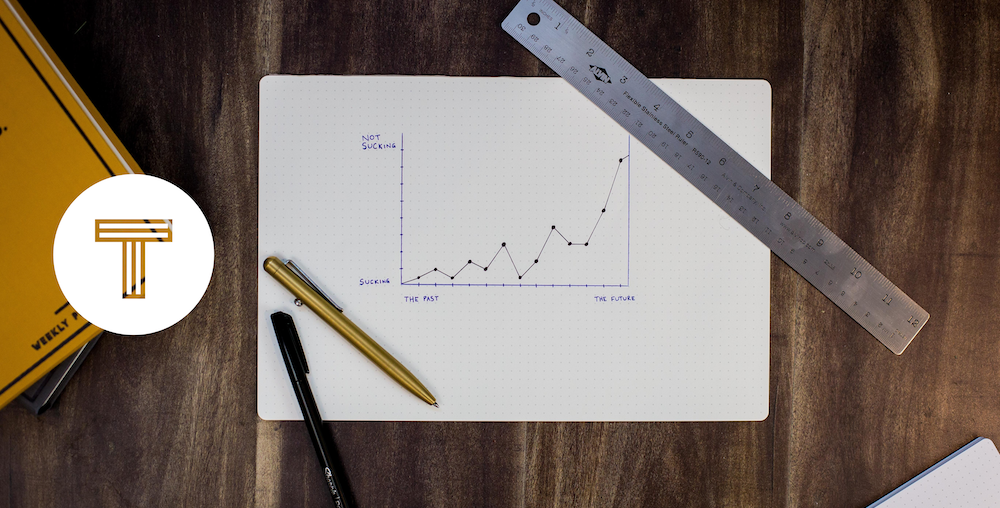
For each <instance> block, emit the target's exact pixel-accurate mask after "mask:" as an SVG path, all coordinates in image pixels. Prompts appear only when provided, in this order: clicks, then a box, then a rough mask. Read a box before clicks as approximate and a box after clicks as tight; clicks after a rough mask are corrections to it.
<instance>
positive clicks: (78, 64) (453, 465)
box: [0, 0, 1000, 507]
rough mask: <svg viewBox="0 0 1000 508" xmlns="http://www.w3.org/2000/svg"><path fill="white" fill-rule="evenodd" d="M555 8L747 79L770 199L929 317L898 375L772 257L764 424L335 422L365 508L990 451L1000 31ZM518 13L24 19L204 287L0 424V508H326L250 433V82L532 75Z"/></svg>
mask: <svg viewBox="0 0 1000 508" xmlns="http://www.w3.org/2000/svg"><path fill="white" fill-rule="evenodd" d="M562 3H563V4H564V6H565V7H566V9H567V10H568V11H570V13H572V14H573V15H574V16H576V17H577V18H578V19H580V20H581V21H582V22H583V23H584V24H585V25H587V26H588V27H589V28H590V29H591V30H593V31H594V32H595V33H596V34H597V35H598V36H600V37H602V38H603V39H604V40H605V41H607V42H608V43H609V44H610V45H611V46H612V47H614V48H616V49H617V50H618V51H619V52H620V53H621V54H622V55H623V56H625V57H626V58H627V59H628V60H630V61H631V62H632V63H633V64H634V65H635V66H636V67H638V68H639V69H640V70H642V71H643V72H645V73H646V74H647V75H649V76H663V77H699V78H763V79H767V80H768V81H769V82H770V83H771V86H772V88H773V100H774V110H773V152H772V168H773V177H774V180H775V181H776V182H777V184H778V185H779V186H780V187H781V188H783V189H784V190H785V191H787V192H788V193H789V194H791V195H792V196H793V197H795V198H796V199H797V200H798V201H799V202H800V203H802V204H803V205H804V206H805V207H806V208H807V209H808V210H810V211H811V212H812V213H813V214H815V215H816V217H818V218H819V219H820V220H822V221H823V222H824V223H825V224H826V225H827V226H829V227H830V228H831V229H832V230H833V231H834V232H836V233H837V234H838V235H840V236H841V238H843V239H844V240H846V241H847V243H849V244H850V245H852V246H853V247H854V248H855V249H856V250H857V251H858V252H859V253H861V254H862V255H863V256H864V257H865V258H867V259H868V260H869V261H871V262H872V263H873V264H874V265H875V266H876V267H878V268H879V269H880V270H881V271H882V272H883V273H884V274H885V275H886V276H887V277H888V278H889V279H891V280H892V281H894V282H895V283H896V284H897V285H899V286H900V287H901V288H902V289H903V290H904V291H906V292H907V293H908V294H909V295H910V296H911V297H913V298H914V299H915V300H916V301H917V302H919V303H920V304H921V305H922V306H923V307H924V308H926V309H927V310H928V311H929V312H930V314H931V319H930V321H929V322H928V324H927V326H926V327H925V328H924V329H923V331H922V332H921V333H920V335H919V336H918V337H917V339H916V340H915V341H914V343H913V344H912V345H911V346H910V348H909V349H908V350H907V351H906V353H905V354H904V355H902V356H900V357H897V356H895V355H893V354H892V353H890V352H889V351H888V350H887V349H885V348H884V347H882V346H881V345H880V344H879V343H878V342H877V341H876V340H875V339H874V338H872V337H871V336H870V335H869V334H868V333H867V332H865V331H864V330H863V329H862V328H861V327H860V326H858V325H857V324H856V323H854V322H853V321H852V320H851V319H850V318H849V317H848V316H847V315H846V314H844V313H843V312H841V311H840V310H839V309H838V308H836V307H835V306H834V305H833V304H832V303H831V302H829V301H828V300H827V299H826V298H825V297H823V296H822V295H821V294H820V293H819V292H818V291H816V290H815V289H814V288H812V287H811V286H810V285H809V284H808V283H807V282H806V281H805V280H804V279H802V278H801V277H799V276H798V275H797V274H796V273H795V272H793V271H792V270H791V269H789V268H788V267H787V266H786V265H785V264H784V263H783V262H781V261H780V260H778V259H777V258H776V257H773V256H772V260H773V261H772V275H771V298H772V300H771V393H770V400H771V410H770V417H769V418H768V419H767V420H765V421H763V422H750V423H742V422H739V423H566V424H562V423H370V422H360V423H358V422H347V423H329V424H328V425H329V427H330V429H331V431H332V433H333V435H334V436H335V439H336V441H337V443H338V445H339V446H340V449H341V451H342V454H343V455H344V457H345V458H346V459H345V460H346V462H347V463H348V464H347V466H348V471H349V478H350V483H351V485H352V488H353V490H354V493H355V496H356V498H357V501H358V505H359V506H362V507H375V506H384V507H398V506H441V507H456V506H457V507H481V506H483V507H485V506H490V507H520V506H529V507H536V506H538V507H587V506H602V507H603V506H618V507H638V506H698V505H703V506H739V507H749V506H793V507H798V506H864V505H866V504H868V503H871V502H872V501H874V500H876V499H877V498H879V497H880V496H882V495H883V494H885V493H887V492H889V491H890V490H892V489H893V488H895V487H896V486H898V485H899V484H901V483H903V482H905V481H906V480H907V479H909V478H910V477H912V476H914V475H916V474H917V473H919V472H920V471H922V470H923V469H925V468H927V467H928V466H930V465H931V464H933V463H934V462H936V461H937V460H939V459H941V458H943V457H944V456H946V455H947V454H949V453H950V452H952V451H954V450H955V449H957V448H959V447H960V446H962V445H963V444H965V443H967V442H969V441H970V440H971V439H973V438H975V437H976V436H980V435H982V436H986V437H991V438H993V439H1000V393H998V388H1000V375H998V374H1000V341H998V338H1000V336H998V332H997V325H998V318H997V314H998V309H1000V291H998V289H997V288H998V287H1000V256H998V254H997V253H998V251H1000V164H998V159H1000V4H998V3H996V2H994V1H992V0H978V1H968V2H951V1H937V2H932V1H909V2H898V4H899V5H897V3H891V2H879V1H867V2H862V1H858V0H845V1H815V2H802V1H794V0H788V1H783V0H774V1H759V2H748V1H743V0H721V1H712V2H701V1H696V0H672V1H670V2H661V1H627V2H610V1H601V0H594V1H592V2H587V3H585V4H584V3H582V2H577V1H572V2H571V1H568V0H566V1H563V2H562ZM514 4H515V0H509V1H501V2H497V1H481V0H477V1H473V2H466V1H458V0H443V1H438V2H422V1H411V2H400V1H383V2H376V1H344V2H322V1H302V2H293V1H285V0H269V1H268V0H261V1H259V2H256V3H254V2H246V3H238V2H234V1H231V0H219V1H209V2H204V1H192V0H179V1H169V2H150V1H139V2H129V1H121V0H91V1H87V2H80V3H77V2H69V1H55V2H35V1H27V0H25V5H24V8H25V10H26V11H27V12H28V14H29V15H30V16H31V17H32V19H33V20H34V22H35V23H36V25H37V26H38V27H39V29H40V30H41V32H42V33H43V34H44V36H45V37H46V38H47V39H48V41H49V43H50V44H51V45H52V47H53V48H54V50H55V52H56V53H57V54H58V55H59V57H60V58H61V59H62V61H63V62H64V63H65V64H66V66H67V67H68V68H69V70H70V71H71V72H72V73H73V75H74V76H75V77H76V79H77V81H79V83H80V85H81V86H82V87H83V89H84V90H85V91H86V92H87V94H88V95H89V96H90V98H91V99H92V100H93V102H94V104H95V105H96V106H97V108H98V109H99V110H100V111H101V112H102V114H103V115H104V117H105V119H107V121H108V123H109V124H110V125H111V127H112V129H113V130H114V131H115V132H117V133H118V135H119V136H120V138H121V139H122V141H123V142H124V144H125V145H126V147H128V149H129V150H130V151H131V153H132V155H133V156H134V157H135V159H136V160H137V161H138V162H139V164H140V166H141V167H142V168H144V169H145V170H146V171H147V172H148V173H150V174H153V175H157V176H160V177H163V178H166V179H167V180H169V181H171V182H173V183H175V184H176V185H178V186H180V187H181V188H182V189H184V190H185V191H187V192H188V193H189V194H190V195H191V196H192V197H193V198H194V200H195V201H196V202H197V203H198V204H199V205H200V206H201V208H202V210H204V212H205V214H206V215H207V217H208V220H209V223H210V224H211V226H212V229H213V232H214V234H215V239H216V262H215V274H214V278H213V280H212V283H211V285H210V286H209V288H208V293H207V294H206V295H205V298H204V299H203V300H202V302H201V304H200V305H199V306H198V307H197V308H196V309H195V310H194V311H193V312H192V313H191V315H190V316H188V317H187V318H186V319H185V320H183V321H182V322H181V323H179V324H177V325H175V326H174V327H172V328H170V329H168V330H167V331H165V332H162V333H158V334H155V335H153V336H149V337H141V338H123V337H118V336H114V335H110V336H106V337H105V338H104V339H102V341H101V342H100V343H99V345H98V346H97V348H96V349H95V350H94V351H93V353H92V355H91V357H90V359H88V360H87V362H86V364H85V365H84V366H83V368H82V369H81V370H80V372H79V373H78V374H77V376H76V378H75V379H74V380H73V382H72V383H71V384H70V386H69V388H68V389H67V390H66V392H65V393H64V394H63V395H62V399H61V401H60V403H59V404H58V405H57V406H56V407H55V408H54V409H52V410H51V411H50V412H48V413H47V414H45V415H43V416H42V417H34V416H32V415H30V414H28V413H27V412H26V411H24V410H23V409H21V408H20V407H18V406H16V405H12V406H9V407H7V408H5V409H3V410H2V411H0V507H24V506H39V507H41V506H67V505H76V506H102V507H107V506H183V505H187V506H248V505H259V506H304V505H309V506H329V499H327V497H328V494H327V493H326V492H325V491H324V485H323V482H322V480H321V478H320V477H319V476H318V473H317V471H316V466H315V463H314V462H313V460H314V459H313V458H312V457H313V450H312V448H311V446H310V444H309V441H308V437H307V434H306V432H305V429H304V427H303V424H302V423H300V422H287V423H280V422H267V421H262V420H260V419H259V418H258V417H257V413H256V402H255V394H256V391H255V390H256V329H255V319H256V318H255V316H256V274H257V270H256V266H255V265H256V256H257V255H256V240H257V235H256V231H257V82H258V80H259V79H260V78H261V77H262V76H264V75H267V74H272V73H292V74H300V73H303V74H312V73H315V74H450V75H477V76H478V75H483V76H493V75H516V76H536V75H541V76H551V75H554V74H553V73H552V72H550V71H549V70H548V69H547V68H546V67H544V65H543V64H541V63H540V62H539V61H538V60H537V59H536V58H535V57H533V56H531V54H529V53H528V52H527V51H526V50H524V49H523V48H521V47H520V46H519V45H518V44H517V43H516V42H515V41H514V40H513V39H512V38H511V37H509V36H508V35H506V34H505V33H504V32H503V31H501V29H500V27H499V23H500V21H501V20H502V19H503V18H504V17H505V16H506V14H507V13H508V12H509V11H510V9H511V8H512V7H513V5H514ZM0 171H2V170H0Z"/></svg>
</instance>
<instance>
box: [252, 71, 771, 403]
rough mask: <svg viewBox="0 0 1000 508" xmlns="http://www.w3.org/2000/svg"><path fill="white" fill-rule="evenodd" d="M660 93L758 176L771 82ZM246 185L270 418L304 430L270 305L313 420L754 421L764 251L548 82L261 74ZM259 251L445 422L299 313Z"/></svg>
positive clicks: (579, 100)
mask: <svg viewBox="0 0 1000 508" xmlns="http://www.w3.org/2000/svg"><path fill="white" fill-rule="evenodd" d="M656 82H657V84H658V85H659V86H661V87H662V88H663V89H664V90H665V91H667V92H668V93H670V94H671V95H672V96H673V97H674V98H675V99H676V100H677V101H678V102H680V103H681V104H682V105H684V106H685V107H686V108H688V109H689V110H690V111H691V112H692V113H693V114H694V115H695V116H697V117H698V118H699V119H700V120H701V121H702V122H703V123H705V124H706V125H707V126H709V127H710V128H712V129H713V130H714V131H715V132H716V133H717V134H718V135H719V136H720V137H722V138H723V139H724V140H726V141H727V142H728V143H730V144H731V145H732V146H733V147H734V148H735V149H736V150H738V151H739V152H740V153H741V154H742V155H743V156H744V157H745V158H746V159H748V160H749V161H750V162H751V163H753V164H754V165H755V166H756V167H757V168H759V169H760V170H761V171H762V172H763V173H764V174H765V175H770V134H771V120H770V112H771V89H770V86H769V85H768V84H767V82H766V81H756V80H656ZM682 156H683V155H682ZM619 159H622V161H621V162H619ZM259 171H260V180H259V182H260V196H259V207H260V209H259V221H260V223H259V237H258V325H257V326H258V382H257V410H258V414H259V415H260V416H261V418H263V419H267V420H298V419H301V418H302V415H301V414H300V412H299V408H298V405H297V403H296V400H295V397H294V395H293V392H292V389H291V385H290V383H289V380H288V376H287V374H286V372H285V366H284V364H283V363H282V360H281V356H280V353H279V351H278V348H277V344H276V342H275V338H274V332H273V329H272V327H271V323H270V319H269V316H270V314H271V313H272V312H275V311H278V310H282V311H285V312H288V313H290V314H292V316H293V317H294V319H295V322H296V325H297V327H298V329H299V335H300V336H301V338H302V342H303V347H304V349H305V353H306V356H307V358H308V361H309V367H310V369H311V371H310V376H309V378H310V382H311V384H312V387H313V391H314V392H315V395H316V399H317V402H318V404H319V407H320V411H321V412H322V414H323V416H324V418H325V419H327V420H474V421H477V420H485V421H522V420H529V421H609V420H610V421H651V420H670V421H685V420H762V419H764V418H766V417H767V415H768V362H769V355H768V345H769V303H770V293H769V275H770V272H769V264H770V251H769V250H768V249H767V248H766V247H764V246H763V245H762V244H761V243H760V242H758V241H757V240H756V239H755V238H753V237H752V236H751V235H750V234H749V233H747V232H746V231H745V230H744V229H743V228H741V227H740V226H739V225H738V224H737V223H736V222H735V221H733V220H732V219H731V218H729V217H728V216H727V215H725V214H724V213H723V212H722V211H721V210H720V209H719V208H718V207H716V206H715V205H714V204H713V203H712V202H711V201H710V200H709V199H707V198H706V197H705V196H703V195H702V194H700V193H699V192H698V191H697V190H695V189H694V187H692V186H691V185H690V184H689V183H687V182H686V181H684V180H683V179H682V178H681V177H680V176H679V175H678V174H677V173H676V172H675V171H674V170H673V169H671V168H670V167H668V166H667V165H666V164H665V163H664V162H663V161H661V160H660V159H658V158H657V157H656V156H654V155H653V154H652V153H651V152H650V151H649V150H647V149H646V148H645V147H644V146H642V144H641V143H639V142H637V141H636V140H635V139H630V137H629V136H628V134H627V133H626V132H625V130H623V129H622V128H620V127H619V126H618V125H617V124H615V123H614V122H613V121H612V120H611V119H610V118H608V117H607V116H606V115H605V114H604V113H603V112H601V111H600V110H599V109H598V108H597V107H596V106H594V105H593V104H591V103H590V102H589V101H588V100H586V99H585V98H584V97H583V96H582V95H580V94H579V93H578V92H576V91H575V90H574V89H572V88H571V87H570V86H569V85H568V84H566V83H565V82H564V81H563V80H562V79H558V78H458V77H409V76H269V77H266V78H264V79H263V80H262V81H261V83H260V164H259ZM553 226H554V227H555V229H553ZM571 242H572V243H573V245H569V244H570V243H571ZM581 243H582V244H583V245H581ZM271 255H276V256H278V257H280V258H282V259H287V258H291V259H293V260H295V261H296V263H297V264H299V265H301V266H302V268H303V269H305V270H306V272H307V273H308V274H309V275H310V276H311V277H312V278H313V279H314V281H315V282H316V283H317V284H319V286H320V287H321V288H323V289H324V290H325V291H326V292H327V293H328V294H329V295H330V296H331V297H332V298H333V299H334V300H335V301H336V302H337V303H339V304H341V305H342V306H343V307H344V309H345V314H346V315H347V316H348V317H350V318H351V319H352V320H353V321H354V322H355V323H357V324H358V325H359V326H360V327H361V328H362V329H364V330H365V331H367V332H368V334H369V335H371V336H372V337H373V338H375V340H376V341H378V342H379V343H380V344H381V345H382V346H383V347H384V348H385V349H386V350H387V351H389V352H390V353H391V354H392V355H394V356H395V357H396V358H397V359H398V360H400V362H402V363H403V364H404V365H405V366H407V367H408V368H409V369H410V371H411V372H413V373H414V374H415V375H416V376H417V377H418V378H419V379H420V380H421V381H422V382H423V384H424V385H426V386H427V388H428V389H430V391H431V392H433V393H434V395H435V396H436V397H437V399H438V401H439V402H440V405H441V407H440V409H437V408H434V407H431V406H428V405H427V404H425V403H423V402H421V401H420V400H419V399H417V398H416V397H415V396H413V395H412V394H410V393H409V392H407V391H405V390H404V389H403V388H402V387H400V386H398V385H397V384H396V383H395V382H394V381H392V380H391V379H390V378H389V377H388V376H386V375H385V374H384V373H382V372H381V371H380V370H378V368H376V367H375V366H374V365H373V364H372V363H371V362H370V361H368V360H367V359H366V358H365V357H364V356H362V355H361V354H360V353H359V352H358V351H356V350H354V349H353V348H352V346H350V345H349V344H348V343H347V342H346V341H345V340H344V339H343V338H341V337H340V336H339V335H337V334H336V332H334V331H333V330H332V329H331V328H329V327H328V326H327V325H325V324H324V323H323V322H322V321H320V319H319V318H318V317H316V316H315V315H314V314H313V313H312V312H310V311H309V310H308V309H307V308H305V307H302V308H297V307H295V306H294V305H293V303H292V301H293V298H292V296H291V295H290V294H289V293H288V292H287V291H286V290H285V289H284V288H283V287H282V286H280V285H279V284H278V283H277V282H276V281H274V280H273V279H272V278H271V277H270V276H269V275H267V274H266V273H265V272H264V271H263V269H262V268H260V265H261V263H263V261H264V259H265V258H266V257H267V256H271ZM536 259H537V260H538V261H537V263H536V262H535V260H536ZM469 261H472V264H470V263H469ZM484 267H488V270H484V269H483V268H484ZM435 268H436V269H437V271H434V269H435ZM428 272H429V273H428ZM418 276H420V278H419V279H417V277H418ZM452 276H454V279H452V278H451V277H452ZM418 284H419V285H418ZM434 284H437V285H436V286H435V285H434ZM452 284H454V286H452Z"/></svg>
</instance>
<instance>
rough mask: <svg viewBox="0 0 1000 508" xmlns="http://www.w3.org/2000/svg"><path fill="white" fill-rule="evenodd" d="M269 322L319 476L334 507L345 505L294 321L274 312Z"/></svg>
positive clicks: (340, 478)
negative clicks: (310, 440)
mask: <svg viewBox="0 0 1000 508" xmlns="http://www.w3.org/2000/svg"><path fill="white" fill-rule="evenodd" d="M271 324H272V325H274V335H275V336H277V338H278V348H279V349H281V356H282V358H284V359H285V368H287V369H288V377H290V378H291V379H292V388H294V389H295V398H296V399H298V400H299V408H300V409H301V410H302V417H303V419H304V420H305V422H306V428H308V429H309V437H310V438H312V443H313V447H315V448H316V456H317V457H319V465H320V466H321V467H322V468H323V476H324V477H325V478H326V483H327V485H329V487H330V494H331V495H332V496H333V502H334V504H335V505H336V506H337V507H338V508H348V507H349V506H350V505H349V504H348V503H347V499H346V498H347V491H346V490H345V489H344V488H345V487H346V486H347V483H346V482H345V481H344V474H343V472H342V471H340V468H339V466H338V465H337V464H338V463H339V460H338V459H337V450H336V448H335V447H334V446H333V441H332V440H331V439H328V438H327V436H326V433H324V432H323V417H322V416H320V414H319V408H317V407H316V399H314V398H313V394H312V390H311V389H310V388H309V381H308V380H307V379H306V374H308V373H309V364H307V363H306V355H305V352H304V351H302V342H300V341H299V333H298V332H297V331H296V330H295V323H293V322H292V316H289V315H288V314H285V313H284V312H275V313H274V314H271Z"/></svg>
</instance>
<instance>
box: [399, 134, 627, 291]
mask: <svg viewBox="0 0 1000 508" xmlns="http://www.w3.org/2000/svg"><path fill="white" fill-rule="evenodd" d="M630 141H631V140H630ZM402 145H403V143H402V135H400V161H399V162H400V196H399V197H400V200H399V202H400V217H399V219H400V231H399V236H400V242H399V247H400V260H399V262H400V263H399V264H400V266H399V272H400V280H401V281H402V282H401V284H414V283H415V284H418V285H423V284H428V285H429V284H433V285H435V286H436V285H438V283H435V282H417V281H420V280H422V279H423V278H424V277H427V276H428V275H432V274H433V275H437V274H440V275H441V276H444V277H447V278H448V280H455V277H457V276H458V275H459V274H460V273H462V272H463V271H464V270H465V269H466V268H469V267H470V266H475V267H477V268H481V269H482V270H483V271H484V272H485V271H488V270H489V268H490V267H491V266H493V263H494V262H495V261H496V260H497V257H499V256H500V253H501V252H506V254H507V259H508V260H510V264H511V266H512V267H513V268H514V272H515V273H517V278H518V280H521V279H523V278H524V276H525V275H527V273H528V272H529V271H531V269H532V268H534V267H535V265H537V264H538V262H539V260H541V259H542V253H543V252H545V248H546V247H547V246H548V244H549V240H551V239H552V236H553V234H555V235H558V236H559V238H562V240H563V241H564V242H566V246H567V247H587V246H589V245H590V241H591V240H592V239H593V238H594V232H596V231H597V226H598V225H599V224H600V223H601V218H603V217H604V214H605V213H606V212H607V209H608V203H610V202H611V196H612V194H613V192H614V189H615V184H616V183H617V182H618V174H619V173H620V172H621V169H622V163H624V162H625V161H626V160H627V159H628V158H629V155H626V156H624V157H621V158H619V159H618V167H617V168H616V169H615V174H614V176H613V177H612V179H611V185H610V187H609V188H608V195H607V197H606V198H605V199H604V206H602V207H601V212H600V213H599V214H598V216H597V220H596V221H594V227H593V228H591V230H590V235H588V236H587V239H586V240H585V241H583V242H582V243H581V242H573V241H572V240H570V239H568V238H566V236H565V235H563V234H562V232H560V231H559V228H557V227H556V225H552V227H551V228H550V229H549V232H548V235H546V237H545V241H544V242H542V247H541V248H540V249H539V250H538V254H537V255H536V256H535V258H534V261H533V262H531V263H529V265H528V268H526V269H525V270H524V271H523V272H522V271H521V270H520V269H519V268H518V267H517V263H516V262H515V261H514V256H513V255H512V254H511V252H510V250H509V249H508V248H507V242H501V243H500V248H499V249H497V251H496V252H495V253H494V254H493V257H492V258H491V259H490V261H489V263H486V264H485V265H482V264H479V263H477V262H475V261H474V260H472V259H469V260H468V261H467V262H465V263H464V264H463V265H462V267H461V268H459V269H458V271H456V272H454V273H449V272H446V271H444V270H441V269H438V268H437V267H435V268H433V269H430V270H427V271H426V272H424V273H422V274H420V275H417V276H416V277H413V278H411V279H409V280H403V258H402V252H403V238H402V237H403V229H402V228H403V224H402V221H403V217H402V216H403V209H402V205H403V191H402V185H403V181H402V180H403V179H402V172H403V171H402V170H403V164H402V163H403V160H402V159H403V157H402V151H403V149H402ZM442 285H448V284H442ZM451 285H462V286H465V285H467V284H454V283H452V284H451ZM468 285H470V286H471V285H476V286H478V285H481V284H468ZM486 285H487V286H490V285H493V286H514V285H520V284H486ZM529 285H534V286H542V287H547V286H570V287H572V286H608V285H606V284H570V285H566V284H529ZM618 286H621V285H620V284H619V285H618Z"/></svg>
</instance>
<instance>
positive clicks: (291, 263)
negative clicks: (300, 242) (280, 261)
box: [285, 259, 344, 313]
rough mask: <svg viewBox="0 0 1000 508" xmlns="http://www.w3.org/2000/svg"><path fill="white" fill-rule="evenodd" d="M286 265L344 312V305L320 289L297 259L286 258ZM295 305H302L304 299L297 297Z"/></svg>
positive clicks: (334, 306)
mask: <svg viewBox="0 0 1000 508" xmlns="http://www.w3.org/2000/svg"><path fill="white" fill-rule="evenodd" d="M285 266H287V267H288V269H289V270H291V271H292V273H294V274H295V276H296V277H298V278H300V279H302V282H305V283H306V284H307V285H308V286H309V287H311V288H312V289H313V291H315V292H317V293H319V296H321V297H323V299H324V300H326V301H327V302H329V303H330V305H333V308H335V309H337V310H339V311H340V312H341V313H343V312H344V309H343V307H341V306H340V305H337V302H334V301H333V298H330V297H329V296H326V293H324V292H323V290H322V289H320V288H319V286H317V285H316V283H315V282H313V281H312V279H310V278H309V276H308V275H306V272H303V271H302V269H301V268H299V265H296V264H295V261H292V260H291V259H286V260H285ZM295 305H296V306H297V307H301V306H302V300H299V299H298V298H296V299H295Z"/></svg>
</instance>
